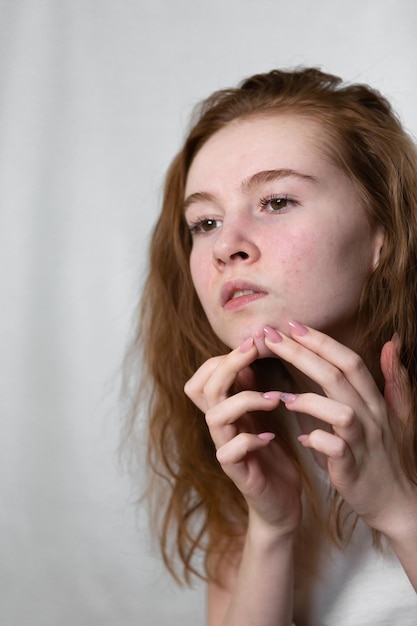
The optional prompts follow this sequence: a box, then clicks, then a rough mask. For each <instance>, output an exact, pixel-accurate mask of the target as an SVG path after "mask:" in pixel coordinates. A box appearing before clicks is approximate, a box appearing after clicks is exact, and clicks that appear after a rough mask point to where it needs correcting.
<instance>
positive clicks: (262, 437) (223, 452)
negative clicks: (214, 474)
mask: <svg viewBox="0 0 417 626" xmlns="http://www.w3.org/2000/svg"><path fill="white" fill-rule="evenodd" d="M274 438H275V434H274V433H269V432H266V433H260V434H259V435H252V434H249V433H239V434H238V435H236V437H234V438H233V439H232V440H231V441H229V442H228V443H226V444H225V445H224V446H222V447H221V448H219V449H218V450H217V453H216V456H217V460H218V461H219V463H220V464H221V466H222V467H223V469H224V471H225V472H226V473H227V474H228V475H230V469H229V471H228V469H227V468H228V467H229V468H230V466H233V465H237V464H238V463H241V462H242V461H244V460H245V458H246V457H247V455H248V454H249V453H250V452H256V451H257V450H261V449H262V448H266V447H267V446H268V445H269V443H270V442H271V441H272V440H273V439H274Z"/></svg>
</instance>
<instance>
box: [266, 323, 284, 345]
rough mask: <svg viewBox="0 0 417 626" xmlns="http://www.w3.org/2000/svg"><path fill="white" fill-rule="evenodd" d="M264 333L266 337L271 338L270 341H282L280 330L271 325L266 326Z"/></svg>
mask: <svg viewBox="0 0 417 626" xmlns="http://www.w3.org/2000/svg"><path fill="white" fill-rule="evenodd" d="M264 333H265V336H266V338H267V339H269V341H271V342H272V343H280V342H281V341H282V337H281V335H280V334H279V332H278V331H276V330H275V328H272V327H271V326H265V327H264Z"/></svg>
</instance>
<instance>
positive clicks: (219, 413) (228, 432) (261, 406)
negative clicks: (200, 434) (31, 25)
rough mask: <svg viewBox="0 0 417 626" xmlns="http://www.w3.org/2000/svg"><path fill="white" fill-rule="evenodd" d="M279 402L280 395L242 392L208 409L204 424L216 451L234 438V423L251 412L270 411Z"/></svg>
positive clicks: (277, 393) (235, 428)
mask: <svg viewBox="0 0 417 626" xmlns="http://www.w3.org/2000/svg"><path fill="white" fill-rule="evenodd" d="M279 402H280V393H279V392H278V391H271V392H267V393H259V392H253V391H242V392H240V393H237V394H235V395H234V396H230V397H229V398H227V399H226V400H223V402H221V403H220V404H217V405H215V406H214V407H212V408H211V409H208V411H207V413H206V422H207V426H208V428H209V431H210V436H211V438H212V440H213V442H214V445H215V447H216V449H219V448H221V447H222V446H224V445H225V444H226V443H227V442H228V441H230V440H231V439H233V438H234V437H235V436H236V433H237V431H238V427H237V425H236V422H237V421H238V420H239V419H240V418H241V417H242V416H243V415H245V414H247V413H250V412H253V411H272V410H273V409H275V408H276V407H277V406H278V404H279Z"/></svg>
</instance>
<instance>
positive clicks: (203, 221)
mask: <svg viewBox="0 0 417 626" xmlns="http://www.w3.org/2000/svg"><path fill="white" fill-rule="evenodd" d="M221 225H222V221H221V220H215V219H213V218H212V217H199V218H198V219H197V220H196V221H195V222H192V223H191V224H189V226H188V228H189V230H190V233H191V234H192V235H200V234H201V235H202V234H204V233H209V232H211V231H212V230H216V228H219V227H220V226H221Z"/></svg>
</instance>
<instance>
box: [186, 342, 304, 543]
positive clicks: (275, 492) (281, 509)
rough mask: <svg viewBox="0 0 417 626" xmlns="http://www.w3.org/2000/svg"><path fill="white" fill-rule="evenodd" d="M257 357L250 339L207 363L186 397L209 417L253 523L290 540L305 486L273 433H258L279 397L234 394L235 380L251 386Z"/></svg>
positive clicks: (249, 391) (273, 394)
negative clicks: (262, 414) (251, 369)
mask: <svg viewBox="0 0 417 626" xmlns="http://www.w3.org/2000/svg"><path fill="white" fill-rule="evenodd" d="M258 356H259V353H258V350H257V347H256V345H255V343H254V341H253V339H252V338H249V339H248V340H246V341H245V342H244V343H243V344H242V346H241V347H240V348H237V349H236V350H233V351H232V352H230V353H229V354H227V355H224V356H220V357H214V358H212V359H209V360H208V361H206V362H205V363H204V364H203V365H202V366H201V367H200V368H199V369H198V370H197V372H196V373H195V374H194V376H193V377H192V378H191V379H190V380H189V381H188V382H187V384H186V385H185V393H186V394H187V395H188V397H189V398H190V399H191V400H192V401H193V402H194V403H195V404H196V405H197V406H198V407H199V409H200V410H201V411H203V412H204V413H205V414H206V421H207V425H208V428H209V431H210V435H211V437H212V439H213V442H214V444H215V447H216V450H217V459H218V461H219V463H220V464H221V466H222V468H223V470H224V471H225V473H226V474H227V475H228V476H229V478H230V479H231V480H232V481H233V482H234V483H235V485H236V486H237V488H238V489H239V490H240V491H241V493H242V495H243V496H244V498H245V499H246V501H247V503H248V507H249V517H250V520H256V521H257V522H258V523H259V522H262V523H263V524H266V525H268V527H271V526H272V527H274V529H275V530H278V532H279V533H282V535H288V534H292V533H294V532H295V530H296V529H297V527H298V525H299V523H300V520H301V500H300V497H301V481H300V477H299V475H298V472H297V471H296V469H295V467H294V465H293V464H292V462H291V461H290V459H289V458H288V456H287V455H286V453H285V452H284V450H283V448H282V447H281V446H280V444H279V442H278V441H277V440H276V439H274V434H273V433H270V432H263V431H262V429H261V428H259V424H260V422H261V418H260V416H259V414H258V412H260V411H273V410H274V409H275V408H276V407H277V406H278V404H279V393H277V392H271V393H261V392H259V391H255V390H253V389H247V388H246V389H245V388H243V389H242V391H239V392H238V393H235V394H234V395H231V393H230V389H231V387H232V386H233V384H234V383H235V382H236V380H238V381H239V386H240V387H243V386H244V383H245V382H246V383H248V382H249V381H250V379H251V376H250V375H249V370H248V368H249V365H250V364H251V363H252V362H253V361H254V360H255V359H256V358H257V357H258Z"/></svg>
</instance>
